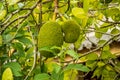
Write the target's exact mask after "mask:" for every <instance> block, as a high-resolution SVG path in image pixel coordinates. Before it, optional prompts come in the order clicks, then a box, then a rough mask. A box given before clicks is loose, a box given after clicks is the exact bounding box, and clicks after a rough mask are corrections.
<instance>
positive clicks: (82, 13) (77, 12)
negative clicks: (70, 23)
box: [72, 7, 86, 19]
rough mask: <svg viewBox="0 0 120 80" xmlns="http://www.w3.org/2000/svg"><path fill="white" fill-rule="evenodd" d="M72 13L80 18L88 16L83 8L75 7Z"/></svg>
mask: <svg viewBox="0 0 120 80" xmlns="http://www.w3.org/2000/svg"><path fill="white" fill-rule="evenodd" d="M72 14H73V15H74V16H75V17H77V18H80V19H84V18H86V14H85V11H84V10H83V8H78V7H74V8H73V9H72Z"/></svg>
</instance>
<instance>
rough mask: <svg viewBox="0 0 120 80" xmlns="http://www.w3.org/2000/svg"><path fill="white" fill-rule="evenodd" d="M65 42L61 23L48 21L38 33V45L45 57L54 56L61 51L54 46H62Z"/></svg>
mask: <svg viewBox="0 0 120 80" xmlns="http://www.w3.org/2000/svg"><path fill="white" fill-rule="evenodd" d="M62 44H63V33H62V29H61V25H60V24H58V23H57V22H54V21H48V22H46V23H45V24H43V26H42V27H41V29H40V32H39V35H38V47H39V49H40V53H41V55H42V56H44V57H53V56H54V53H58V52H59V51H58V50H56V49H54V48H53V49H52V47H53V46H57V47H61V46H62Z"/></svg>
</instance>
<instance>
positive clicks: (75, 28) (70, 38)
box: [62, 20, 80, 43]
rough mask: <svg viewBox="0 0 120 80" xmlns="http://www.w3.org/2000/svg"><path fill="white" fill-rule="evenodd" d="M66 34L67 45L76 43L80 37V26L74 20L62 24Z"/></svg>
mask: <svg viewBox="0 0 120 80" xmlns="http://www.w3.org/2000/svg"><path fill="white" fill-rule="evenodd" d="M62 30H63V33H64V41H65V42H66V43H74V42H76V41H77V39H78V38H79V35H80V26H79V24H77V23H76V22H75V21H74V20H68V21H66V22H64V23H63V24H62Z"/></svg>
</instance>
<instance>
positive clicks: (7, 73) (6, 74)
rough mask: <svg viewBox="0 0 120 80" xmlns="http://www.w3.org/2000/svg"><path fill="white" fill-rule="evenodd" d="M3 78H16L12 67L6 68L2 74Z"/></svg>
mask: <svg viewBox="0 0 120 80" xmlns="http://www.w3.org/2000/svg"><path fill="white" fill-rule="evenodd" d="M2 80H14V79H13V73H12V70H11V69H10V68H6V69H5V71H4V72H3V74H2Z"/></svg>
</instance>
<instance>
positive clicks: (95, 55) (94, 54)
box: [86, 53, 98, 60]
mask: <svg viewBox="0 0 120 80" xmlns="http://www.w3.org/2000/svg"><path fill="white" fill-rule="evenodd" d="M86 58H87V59H88V60H97V59H98V55H97V54H96V53H90V54H88V55H87V56H86Z"/></svg>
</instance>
